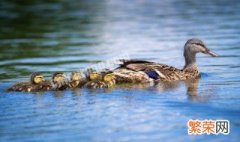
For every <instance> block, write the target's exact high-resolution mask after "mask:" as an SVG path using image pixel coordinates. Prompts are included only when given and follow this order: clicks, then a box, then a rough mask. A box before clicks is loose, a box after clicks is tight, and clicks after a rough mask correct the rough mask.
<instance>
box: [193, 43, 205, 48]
mask: <svg viewBox="0 0 240 142" xmlns="http://www.w3.org/2000/svg"><path fill="white" fill-rule="evenodd" d="M195 44H196V45H198V46H202V47H204V45H203V44H201V43H195Z"/></svg>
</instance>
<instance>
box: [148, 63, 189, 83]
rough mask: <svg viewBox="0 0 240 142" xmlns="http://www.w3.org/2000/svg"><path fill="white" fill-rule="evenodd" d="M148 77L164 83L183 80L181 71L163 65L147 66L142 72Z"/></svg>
mask: <svg viewBox="0 0 240 142" xmlns="http://www.w3.org/2000/svg"><path fill="white" fill-rule="evenodd" d="M144 72H145V73H146V74H148V76H149V77H151V78H154V79H160V80H165V81H174V80H181V79H183V78H184V77H185V76H184V73H183V71H182V70H180V69H177V68H175V67H172V66H168V65H165V64H157V65H149V66H148V68H147V69H146V70H145V71H144Z"/></svg>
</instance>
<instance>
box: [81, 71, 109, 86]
mask: <svg viewBox="0 0 240 142" xmlns="http://www.w3.org/2000/svg"><path fill="white" fill-rule="evenodd" d="M86 77H87V80H88V81H87V83H86V84H85V85H84V86H85V87H87V88H102V87H103V85H104V83H103V82H102V81H101V80H102V74H100V73H98V72H97V71H95V70H88V72H87V73H86Z"/></svg>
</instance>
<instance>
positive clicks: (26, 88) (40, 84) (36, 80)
mask: <svg viewBox="0 0 240 142" xmlns="http://www.w3.org/2000/svg"><path fill="white" fill-rule="evenodd" d="M50 89H51V83H50V82H49V81H45V79H44V77H43V75H41V74H40V73H33V74H32V75H31V78H30V81H29V82H21V83H17V84H14V85H13V86H12V87H10V88H8V89H7V90H8V91H19V92H39V91H47V90H50Z"/></svg>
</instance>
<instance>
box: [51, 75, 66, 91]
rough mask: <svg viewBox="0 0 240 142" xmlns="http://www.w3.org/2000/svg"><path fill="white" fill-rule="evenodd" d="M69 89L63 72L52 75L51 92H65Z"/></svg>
mask: <svg viewBox="0 0 240 142" xmlns="http://www.w3.org/2000/svg"><path fill="white" fill-rule="evenodd" d="M67 88H69V81H68V79H67V78H66V76H65V74H64V73H63V72H56V73H54V74H53V75H52V90H65V89H67Z"/></svg>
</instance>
